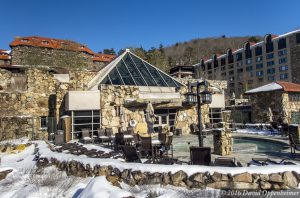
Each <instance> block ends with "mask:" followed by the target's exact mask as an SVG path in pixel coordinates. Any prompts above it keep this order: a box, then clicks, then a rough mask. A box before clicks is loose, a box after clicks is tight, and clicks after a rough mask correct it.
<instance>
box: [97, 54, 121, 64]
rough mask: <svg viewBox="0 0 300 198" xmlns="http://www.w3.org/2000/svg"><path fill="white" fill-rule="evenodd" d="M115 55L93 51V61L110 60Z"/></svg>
mask: <svg viewBox="0 0 300 198" xmlns="http://www.w3.org/2000/svg"><path fill="white" fill-rule="evenodd" d="M115 57H116V55H111V54H98V53H95V54H94V58H93V61H99V62H111V61H112V60H113V59H114V58H115Z"/></svg>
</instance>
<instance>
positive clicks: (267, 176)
mask: <svg viewBox="0 0 300 198" xmlns="http://www.w3.org/2000/svg"><path fill="white" fill-rule="evenodd" d="M260 180H261V181H269V175H268V174H262V175H260Z"/></svg>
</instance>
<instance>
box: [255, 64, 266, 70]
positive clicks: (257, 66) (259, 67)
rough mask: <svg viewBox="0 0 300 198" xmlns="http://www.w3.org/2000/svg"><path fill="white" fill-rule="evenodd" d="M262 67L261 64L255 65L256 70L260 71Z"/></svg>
mask: <svg viewBox="0 0 300 198" xmlns="http://www.w3.org/2000/svg"><path fill="white" fill-rule="evenodd" d="M263 67H264V65H263V63H259V64H256V69H261V68H263Z"/></svg>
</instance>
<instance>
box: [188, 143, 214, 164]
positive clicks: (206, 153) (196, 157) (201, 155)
mask: <svg viewBox="0 0 300 198" xmlns="http://www.w3.org/2000/svg"><path fill="white" fill-rule="evenodd" d="M190 158H191V161H190V163H189V164H191V165H205V166H209V165H211V148H210V147H194V146H192V147H190Z"/></svg>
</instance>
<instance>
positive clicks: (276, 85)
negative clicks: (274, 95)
mask: <svg viewBox="0 0 300 198" xmlns="http://www.w3.org/2000/svg"><path fill="white" fill-rule="evenodd" d="M272 91H284V92H300V85H299V84H295V83H290V82H283V81H276V82H272V83H269V84H266V85H263V86H261V87H257V88H255V89H251V90H248V91H246V92H245V94H254V93H261V92H272Z"/></svg>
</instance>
